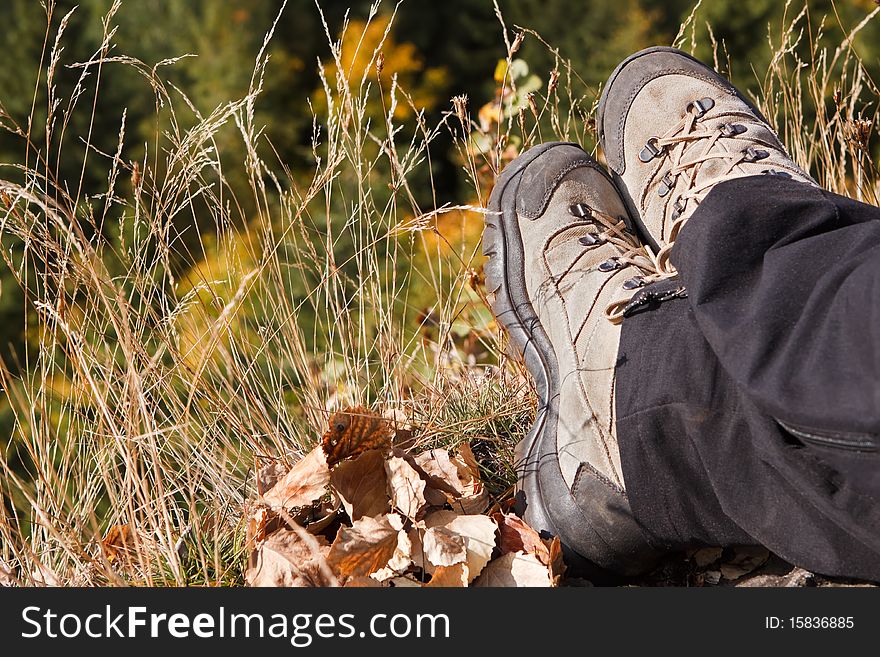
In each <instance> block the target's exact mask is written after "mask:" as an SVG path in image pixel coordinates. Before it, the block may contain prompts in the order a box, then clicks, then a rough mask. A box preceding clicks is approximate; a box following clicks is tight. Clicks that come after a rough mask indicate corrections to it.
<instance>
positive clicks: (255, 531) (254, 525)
mask: <svg viewBox="0 0 880 657" xmlns="http://www.w3.org/2000/svg"><path fill="white" fill-rule="evenodd" d="M268 522H269V510H268V509H266V508H262V507H261V508H259V509H257V510H255V511H254V512H253V513H252V514H251V515H250V517H249V518H248V522H247V529H246V531H245V545H246V546H247V547H249V548H252V547H254V546H255V545H256V544H257V543H259V542H260V541H262V540H265V538H266V525H267V524H268Z"/></svg>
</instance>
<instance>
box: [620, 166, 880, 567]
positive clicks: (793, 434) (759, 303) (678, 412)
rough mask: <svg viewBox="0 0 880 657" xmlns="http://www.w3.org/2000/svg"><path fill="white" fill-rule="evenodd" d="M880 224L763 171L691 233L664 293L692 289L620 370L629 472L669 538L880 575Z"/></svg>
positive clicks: (640, 515) (641, 336) (646, 319)
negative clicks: (754, 547) (879, 317)
mask: <svg viewBox="0 0 880 657" xmlns="http://www.w3.org/2000/svg"><path fill="white" fill-rule="evenodd" d="M743 199H762V201H761V203H760V204H757V203H751V202H748V203H744V202H743ZM878 218H880V210H878V209H877V208H873V207H870V206H865V205H863V204H858V203H856V202H854V201H851V200H849V199H844V198H841V197H838V196H834V195H831V194H828V193H826V192H823V191H821V190H818V189H816V188H813V187H809V186H806V185H803V184H800V183H796V182H792V181H787V180H779V179H777V178H774V177H768V176H762V177H755V178H742V179H738V180H734V181H729V182H726V183H724V184H722V185H719V186H718V187H717V188H716V189H715V190H714V191H713V192H712V193H711V194H710V195H709V196H708V197H707V198H706V199H705V200H704V201H703V202H702V204H701V205H700V207H699V209H697V211H696V213H695V214H694V216H693V218H692V219H691V221H690V222H688V225H687V226H686V227H685V229H684V230H683V231H682V232H681V234H680V235H679V237H678V240H677V242H676V246H675V248H674V250H673V260H674V262H675V264H676V266H677V267H678V269H679V272H680V276H681V280H680V281H678V280H676V281H668V282H665V283H663V284H661V285H663V286H666V287H669V286H672V285H680V284H681V283H684V284H685V286H686V288H687V290H688V295H689V296H688V298H687V300H683V299H682V300H678V299H677V300H674V301H670V302H666V303H663V304H660V305H659V306H656V307H654V308H652V309H647V308H646V310H645V311H644V312H635V313H632V314H631V315H630V316H629V317H627V318H626V320H625V321H624V328H623V334H622V337H621V351H620V353H621V358H622V362H621V363H620V364H619V365H618V371H617V378H618V398H617V403H618V414H619V415H618V435H619V440H620V449H621V461H622V463H623V470H624V479H625V481H626V486H627V491H628V493H629V498H630V504H631V506H632V508H633V512H634V514H635V516H636V518H637V519H638V520H639V521H640V522H641V524H642V525H643V526H644V527H646V528H647V530H648V531H649V532H650V533H651V534H652V535H653V537H654V540H655V542H656V544H657V545H662V546H666V547H672V546H676V545H678V546H680V545H686V544H691V543H706V544H722V545H729V544H736V543H748V542H757V543H761V544H763V545H765V546H767V547H768V548H770V549H771V550H773V551H774V552H776V553H777V554H779V555H780V556H782V557H783V558H785V559H787V560H789V561H791V562H793V563H795V564H798V565H801V566H803V567H806V568H809V569H811V570H815V571H817V572H821V573H825V574H829V575H838V576H850V577H861V578H867V579H874V580H880V452H878V442H877V433H878V431H880V403H878V396H880V369H878V367H880V364H878V362H877V358H876V356H875V352H876V350H877V349H878V347H880V344H878V337H880V336H878V333H880V326H878V324H877V323H876V322H875V321H873V316H874V314H875V312H876V310H875V308H876V294H877V290H878V289H880V288H878V286H877V281H878V280H880V221H877V219H878Z"/></svg>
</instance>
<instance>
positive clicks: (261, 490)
mask: <svg viewBox="0 0 880 657" xmlns="http://www.w3.org/2000/svg"><path fill="white" fill-rule="evenodd" d="M286 474H287V468H286V467H284V464H283V463H279V462H278V461H274V462H272V463H269V464H268V465H264V466H263V467H262V468H259V469H258V470H257V495H265V494H266V492H268V491H270V490H272V487H273V486H275V484H277V483H278V480H279V479H281V477H283V476H284V475H286Z"/></svg>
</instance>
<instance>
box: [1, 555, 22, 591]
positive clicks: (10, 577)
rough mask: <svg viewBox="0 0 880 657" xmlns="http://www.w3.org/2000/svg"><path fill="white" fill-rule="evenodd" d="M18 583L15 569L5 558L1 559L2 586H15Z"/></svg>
mask: <svg viewBox="0 0 880 657" xmlns="http://www.w3.org/2000/svg"><path fill="white" fill-rule="evenodd" d="M17 583H18V580H17V578H16V577H15V570H13V568H12V566H10V565H9V564H8V563H6V562H5V561H3V560H0V587H9V586H15V585H16V584H17Z"/></svg>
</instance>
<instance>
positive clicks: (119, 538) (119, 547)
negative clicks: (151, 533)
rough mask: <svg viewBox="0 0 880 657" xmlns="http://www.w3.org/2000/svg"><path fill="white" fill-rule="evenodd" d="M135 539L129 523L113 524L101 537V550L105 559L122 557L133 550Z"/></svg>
mask: <svg viewBox="0 0 880 657" xmlns="http://www.w3.org/2000/svg"><path fill="white" fill-rule="evenodd" d="M134 547H135V539H134V532H132V529H131V525H113V526H112V527H110V529H108V530H107V534H106V535H105V536H104V538H103V539H101V552H103V553H104V557H105V558H106V559H107V561H113V560H114V559H119V558H121V557H124V556H125V555H126V554H127V553H129V552H131V551H133V550H134Z"/></svg>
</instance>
